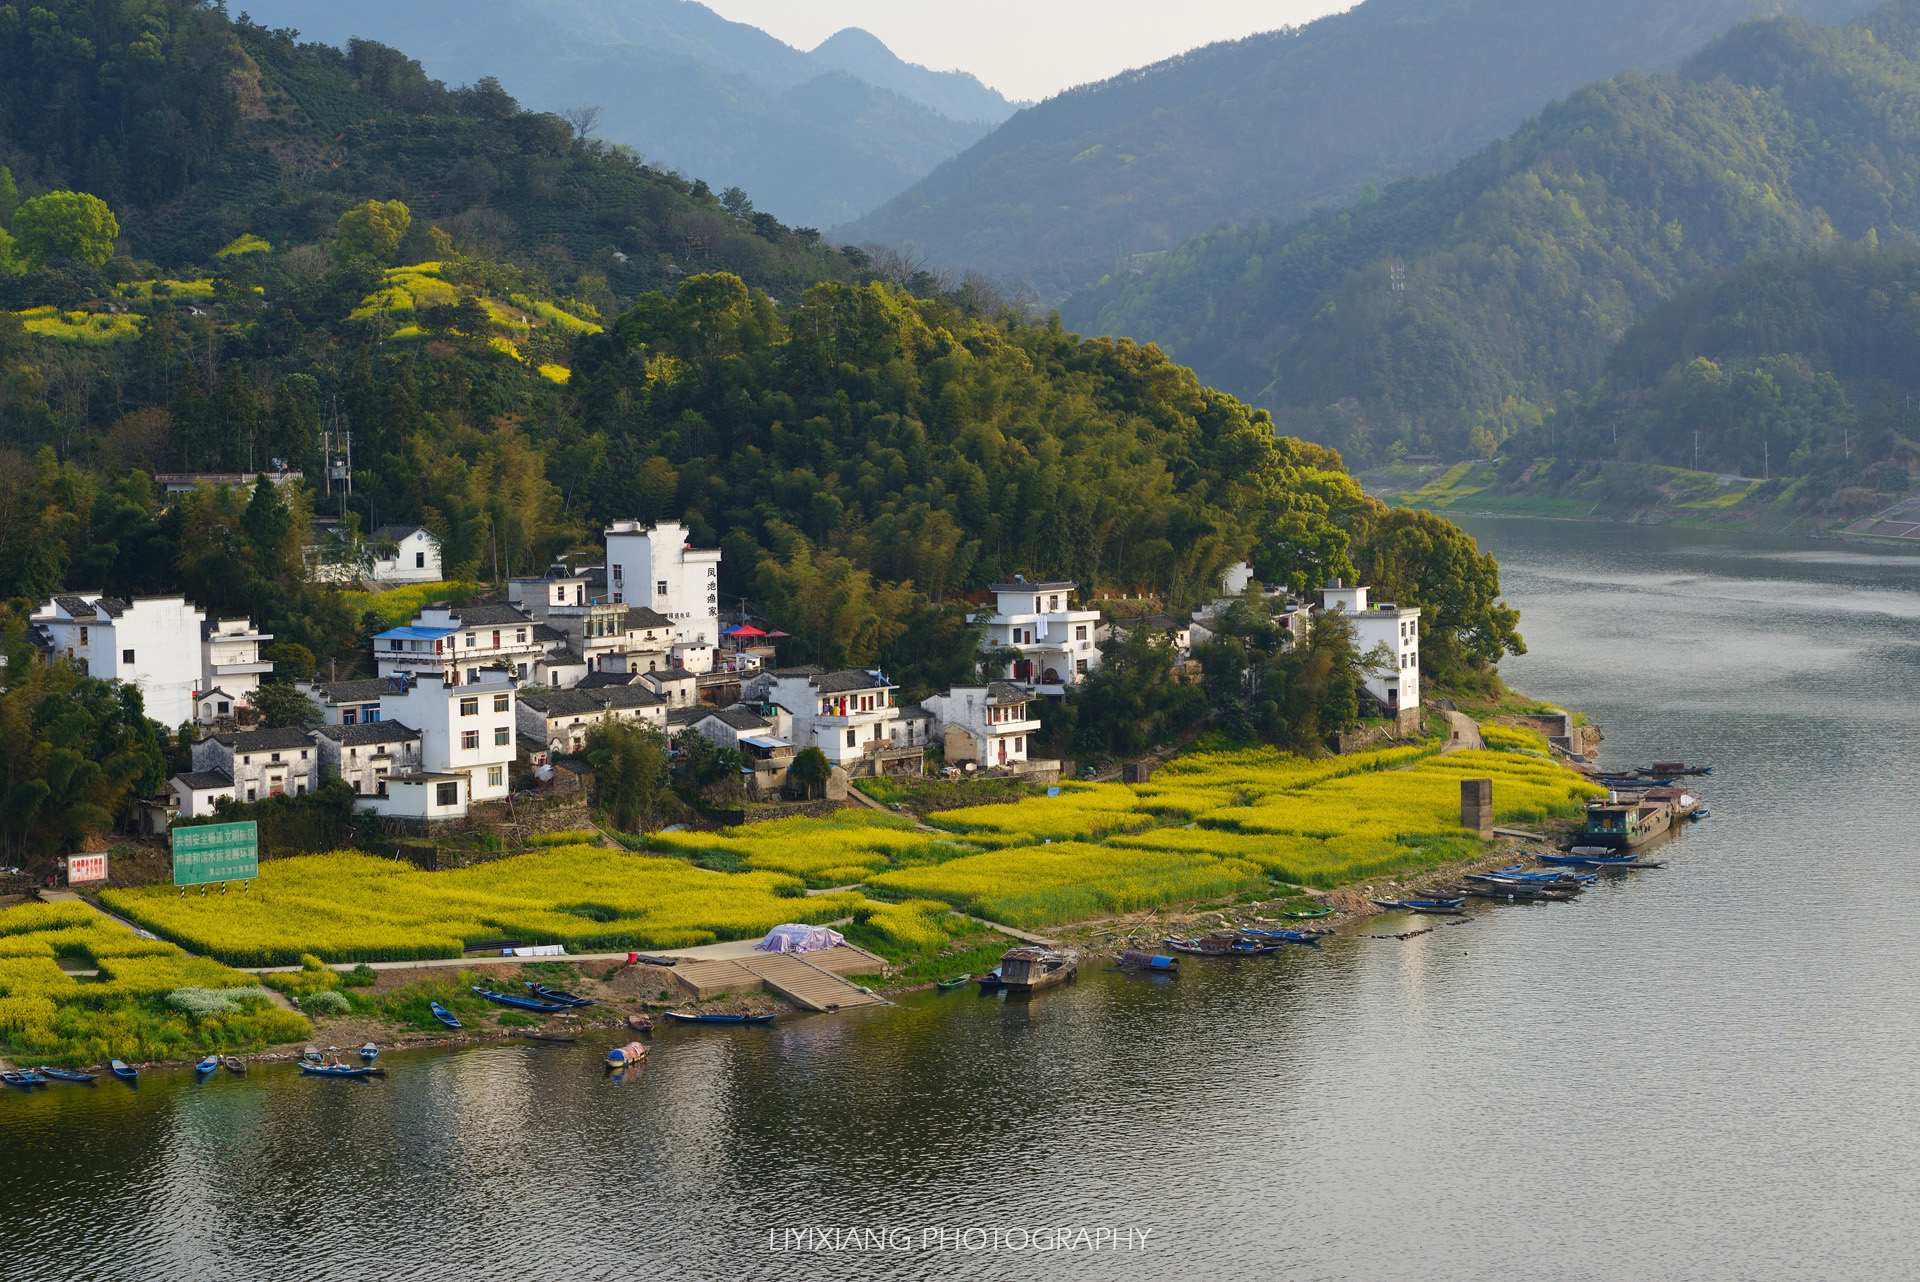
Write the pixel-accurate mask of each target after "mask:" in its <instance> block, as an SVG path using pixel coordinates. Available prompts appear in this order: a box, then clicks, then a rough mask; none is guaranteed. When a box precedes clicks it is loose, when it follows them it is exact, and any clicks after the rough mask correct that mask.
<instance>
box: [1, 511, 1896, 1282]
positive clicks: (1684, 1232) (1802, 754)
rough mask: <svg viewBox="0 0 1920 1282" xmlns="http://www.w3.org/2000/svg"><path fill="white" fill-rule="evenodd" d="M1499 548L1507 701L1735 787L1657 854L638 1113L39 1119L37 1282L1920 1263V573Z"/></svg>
mask: <svg viewBox="0 0 1920 1282" xmlns="http://www.w3.org/2000/svg"><path fill="white" fill-rule="evenodd" d="M1473 529H1474V532H1475V534H1476V535H1478V536H1479V537H1480V538H1481V539H1482V540H1483V541H1484V543H1485V545H1486V546H1487V547H1488V548H1490V549H1491V550H1492V551H1493V552H1494V553H1495V554H1496V555H1497V556H1499V558H1500V559H1501V561H1502V562H1503V564H1504V565H1505V567H1506V578H1505V581H1506V587H1507V592H1508V595H1509V598H1510V599H1511V600H1512V601H1514V602H1515V603H1516V604H1518V605H1519V606H1520V607H1521V608H1522V610H1523V611H1524V620H1523V625H1524V631H1525V634H1526V636H1527V639H1528V642H1529V644H1530V645H1531V646H1532V647H1533V651H1532V653H1531V654H1529V655H1528V656H1527V657H1525V658H1524V659H1521V660H1516V661H1514V662H1512V663H1511V664H1510V665H1509V667H1508V672H1509V676H1510V679H1511V680H1512V681H1513V682H1514V683H1515V684H1516V685H1518V686H1520V687H1521V688H1524V689H1527V690H1529V691H1532V692H1534V693H1536V694H1538V695H1540V696H1542V697H1546V698H1551V699H1555V700H1559V701H1562V702H1564V703H1566V704H1567V705H1568V706H1571V707H1577V708H1581V709H1584V710H1586V711H1587V712H1588V713H1589V714H1590V715H1591V716H1592V717H1593V718H1594V719H1595V720H1597V721H1598V722H1599V723H1600V724H1601V725H1602V726H1603V727H1604V728H1605V731H1606V735H1607V739H1606V759H1607V760H1608V761H1609V762H1611V763H1632V762H1636V761H1641V762H1644V761H1646V760H1648V759H1650V758H1653V757H1655V756H1656V755H1658V756H1666V755H1672V756H1684V757H1686V758H1688V759H1694V758H1706V759H1709V760H1712V761H1713V762H1715V763H1717V764H1718V766H1719V773H1718V774H1717V775H1716V776H1715V778H1714V779H1713V780H1712V781H1711V782H1710V783H1709V784H1708V785H1707V786H1706V788H1705V789H1704V792H1705V794H1706V796H1707V798H1708V800H1709V802H1710V803H1711V804H1712V806H1713V808H1714V811H1715V816H1714V817H1713V818H1712V819H1709V820H1707V821H1705V822H1704V823H1702V824H1699V825H1697V826H1696V827H1694V828H1693V829H1692V830H1690V831H1689V832H1688V833H1686V834H1685V835H1684V836H1683V837H1682V838H1681V839H1679V840H1678V841H1676V842H1674V843H1673V844H1671V845H1669V846H1668V847H1667V848H1666V850H1665V851H1664V852H1663V854H1664V857H1666V858H1668V859H1669V860H1670V861H1671V865H1670V866H1669V867H1668V868H1667V869H1666V870H1664V871H1660V872H1652V873H1644V874H1638V875H1636V876H1633V877H1631V878H1624V877H1623V878H1618V879H1615V880H1611V881H1609V882H1608V883H1607V884H1605V885H1603V886H1601V887H1600V888H1598V889H1597V890H1595V891H1593V892H1592V893H1590V894H1589V895H1587V896H1586V898H1585V900H1584V901H1583V902H1581V903H1579V904H1574V905H1537V906H1519V907H1499V908H1494V909H1490V910H1487V911H1484V912H1482V913H1481V914H1479V915H1478V916H1477V917H1476V918H1475V919H1474V921H1473V923H1472V924H1471V925H1467V926H1461V927H1456V928H1451V929H1443V930H1438V931H1436V932H1435V933H1433V934H1430V935H1425V936H1422V937H1420V938H1417V939H1413V940H1408V941H1405V942H1399V941H1392V940H1371V939H1342V940H1339V941H1335V942H1332V943H1329V944H1328V946H1327V947H1326V949H1325V950H1324V952H1323V953H1322V954H1320V955H1312V954H1305V953H1300V952H1297V951H1296V952H1290V953H1289V954H1287V955H1285V956H1283V957H1281V958H1279V959H1277V960H1275V961H1271V962H1262V963H1240V964H1230V965H1226V966H1216V967H1212V968H1209V967H1207V966H1204V965H1196V966H1193V967H1191V968H1190V969H1189V971H1188V973H1187V974H1185V975H1184V976H1182V977H1181V978H1180V979H1179V980H1178V981H1175V982H1156V981H1152V980H1143V979H1136V978H1127V977H1123V976H1119V975H1115V974H1110V973H1103V972H1100V971H1098V970H1097V969H1096V970H1095V971H1094V972H1093V973H1091V974H1089V975H1087V976H1086V977H1085V978H1083V980H1082V981H1081V982H1080V983H1079V984H1078V985H1077V986H1075V987H1073V988H1072V989H1070V990H1066V991H1062V992H1058V993H1054V994H1049V995H1045V996H1043V997H1042V998H1040V999H1038V1000H1035V1001H1033V1002H1031V1003H1013V1004H1010V1003H1007V1002H1004V1001H1001V1000H997V999H989V1000H983V999H981V998H979V997H977V996H975V995H973V994H972V993H971V992H966V993H961V994H955V995H951V996H937V997H934V996H928V997H915V998H912V999H909V1000H907V1001H904V1002H903V1003H901V1004H900V1005H899V1006H898V1007H895V1008H892V1009H888V1010H884V1011H879V1012H876V1013H871V1014H866V1015H861V1016H839V1017H833V1016H816V1017H792V1018H785V1019H783V1020H781V1021H780V1022H779V1023H777V1024H775V1025H774V1026H772V1028H770V1029H765V1030H738V1031H723V1032H696V1033H686V1032H682V1031H679V1030H674V1031H670V1032H666V1033H663V1034H662V1035H661V1036H660V1039H659V1040H660V1043H661V1044H660V1045H659V1047H658V1048H657V1049H656V1052H655V1054H654V1055H653V1057H652V1060H651V1061H650V1062H649V1063H648V1064H647V1065H646V1066H645V1067H644V1069H643V1070H642V1071H641V1072H639V1073H638V1074H637V1075H636V1076H635V1079H634V1080H632V1081H628V1082H626V1083H625V1084H624V1085H621V1086H618V1087H615V1086H611V1085H609V1084H607V1083H606V1082H605V1081H603V1080H602V1078H601V1075H600V1072H599V1070H598V1067H597V1065H598V1060H599V1058H600V1055H599V1049H598V1048H597V1047H596V1048H587V1047H582V1048H580V1049H567V1048H554V1047H540V1048H532V1047H526V1046H513V1047H499V1048H489V1049H477V1050H469V1051H463V1052H458V1053H419V1054H413V1055H396V1056H392V1057H390V1067H391V1068H392V1070H393V1074H394V1075H393V1076H392V1077H391V1078H390V1079H388V1080H387V1081H385V1082H379V1083H369V1084H360V1083H332V1082H319V1081H310V1080H306V1079H302V1078H300V1077H298V1076H296V1075H294V1074H293V1073H292V1071H291V1070H290V1069H285V1068H272V1069H266V1070H259V1069H256V1070H255V1072H254V1074H253V1075H252V1076H251V1077H250V1078H248V1079H245V1080H242V1079H236V1078H231V1077H226V1076H224V1075H223V1076H221V1077H218V1078H216V1079H214V1080H211V1081H209V1082H207V1083H205V1084H202V1085H195V1084H193V1083H192V1082H191V1081H188V1080H186V1079H185V1077H184V1076H176V1077H173V1078H171V1079H169V1078H166V1077H161V1076H155V1077H153V1078H150V1079H149V1080H148V1081H146V1082H144V1083H143V1084H142V1085H141V1086H140V1088H139V1089H138V1090H137V1091H133V1090H128V1089H126V1088H125V1087H122V1086H120V1085H118V1084H115V1083H113V1082H111V1081H106V1082H102V1083H101V1084H100V1085H99V1086H97V1087H95V1088H91V1089H86V1088H81V1089H76V1088H70V1087H62V1088H57V1089H55V1090H52V1091H47V1092H41V1093H38V1094H36V1095H34V1096H32V1097H27V1096H22V1095H20V1094H19V1093H18V1092H10V1093H9V1094H7V1095H6V1096H5V1097H0V1155H3V1157H0V1175H4V1178H5V1189H6V1205H5V1209H4V1210H3V1211H0V1278H7V1279H14V1278H18V1279H29V1278H30V1279H34V1280H35V1282H47V1280H49V1279H69V1278H70V1279H84V1280H86V1282H101V1280H103V1279H121V1278H126V1279H136V1278H137V1279H141V1280H142V1282H151V1280H153V1279H176V1278H177V1279H204V1278H213V1277H229V1278H242V1279H256V1278H295V1277H319V1276H326V1277H331V1278H354V1277H395V1278H410V1279H440V1278H457V1279H462V1280H463V1282H466V1280H471V1279H516V1280H518V1279H574V1278H608V1279H614V1278H619V1279H626V1278H633V1277H641V1276H654V1277H662V1278H673V1279H680V1278H726V1279H739V1278H756V1277H772V1276H776V1275H777V1276H781V1277H789V1278H815V1277H818V1278H833V1279H862V1278H967V1279H974V1278H979V1279H1024V1278H1043V1279H1052V1278H1066V1279H1080V1278H1087V1279H1099V1278H1119V1279H1135V1278H1139V1279H1162V1278H1175V1277H1179V1278H1188V1277H1204V1278H1209V1279H1240V1278H1342V1279H1345V1278H1354V1279H1391V1278H1420V1279H1429V1278H1527V1279H1555V1278H1596V1279H1600V1278H1604V1279H1615V1278H1651V1277H1660V1278H1668V1277H1672V1278H1774V1277H1783V1276H1785V1275H1787V1274H1789V1273H1811V1274H1812V1275H1813V1276H1816V1277H1821V1278H1854V1277H1859V1278H1866V1277H1874V1278H1879V1277H1888V1276H1903V1275H1906V1274H1907V1273H1909V1272H1910V1271H1911V1270H1912V1268H1913V1267H1914V1260H1915V1258H1916V1244H1915V1229H1914V1221H1913V1214H1912V1211H1913V1193H1912V1190H1913V1188H1914V1187H1915V1186H1916V1182H1920V1144H1916V1138H1917V1137H1916V1134H1915V1122H1914V1119H1915V1117H1916V1116H1917V1115H1920V1114H1917V1113H1916V1108H1915V1105H1916V1103H1917V1102H1920V1100H1916V1096H1917V1095H1920V1071H1916V1069H1917V1068H1920V1066H1917V1065H1916V1047H1917V1046H1920V1038H1916V1033H1917V1032H1920V1029H1917V1028H1916V1017H1915V996H1914V995H1915V994H1916V993H1917V992H1920V926H1916V924H1915V914H1914V911H1913V908H1914V904H1913V900H1914V896H1913V893H1912V891H1911V890H1910V889H1909V887H1908V885H1907V878H1908V873H1909V870H1910V865H1909V864H1908V860H1909V859H1911V858H1912V857H1913V855H1914V853H1915V845H1916V842H1915V837H1914V832H1913V826H1912V823H1911V819H1910V815H1911V811H1910V809H1909V807H1910V805H1911V803H1912V799H1913V798H1914V797H1915V796H1916V795H1920V790H1917V787H1916V786H1917V785H1920V778H1916V775H1917V774H1920V754H1917V753H1916V751H1915V737H1914V733H1913V726H1914V723H1915V720H1916V718H1917V717H1920V695H1916V677H1917V676H1920V644H1917V642H1920V629H1917V628H1916V621H1917V620H1920V590H1916V587H1917V584H1920V574H1917V573H1916V572H1917V571H1920V560H1916V559H1915V558H1912V557H1907V556H1901V555H1897V554H1893V553H1888V552H1880V551H1872V550H1865V549H1859V548H1852V547H1846V546H1841V545H1837V544H1820V543H1810V542H1798V541H1795V542H1776V541H1763V540H1758V539H1753V538H1747V537H1741V536H1724V535H1714V534H1705V533H1698V532H1687V531H1676V530H1654V529H1633V528H1623V527H1612V526H1604V525H1575V524H1562V523H1550V522H1521V521H1498V522H1496V521H1484V522H1476V523H1474V525H1473ZM1386 920H1388V921H1391V920H1393V919H1386ZM1082 1229H1084V1230H1086V1237H1085V1238H1082V1237H1081V1236H1080V1230H1082ZM809 1230H811V1231H812V1233H813V1236H812V1238H811V1245H812V1246H813V1247H814V1248H815V1249H813V1250H805V1249H799V1250H792V1251H789V1250H786V1249H784V1248H786V1247H788V1246H790V1245H791V1246H795V1247H805V1246H806V1245H808V1243H809V1239H808V1237H807V1233H808V1231H809ZM848 1230H865V1231H868V1232H867V1233H866V1234H864V1235H862V1236H860V1237H859V1240H858V1246H859V1248H860V1249H857V1250H855V1249H842V1250H839V1251H823V1250H820V1249H818V1248H819V1247H820V1246H821V1245H822V1239H821V1236H820V1235H821V1234H823V1233H838V1234H840V1235H841V1236H840V1237H839V1241H838V1243H837V1244H838V1245H840V1246H842V1247H851V1246H853V1245H855V1243H853V1242H850V1241H849V1240H848V1239H847V1238H846V1237H845V1236H844V1235H845V1233H846V1232H847V1231H848ZM969 1230H974V1232H972V1233H968V1231H969ZM789 1231H792V1232H791V1235H789ZM770 1234H771V1236H770ZM943 1234H944V1236H943ZM1143 1235H1144V1237H1143ZM883 1243H884V1246H885V1249H881V1248H882V1245H883ZM1063 1243H1064V1245H1065V1246H1067V1247H1071V1248H1077V1249H1061V1248H1062V1244H1063ZM1143 1243H1144V1244H1143ZM827 1244H828V1245H833V1244H835V1243H834V1241H833V1239H831V1238H829V1239H828V1240H827ZM1048 1246H1051V1247H1052V1248H1053V1249H1050V1250H1049V1249H1042V1248H1043V1247H1048ZM1094 1246H1098V1247H1099V1248H1100V1249H1098V1250H1092V1249H1090V1248H1092V1247H1094Z"/></svg>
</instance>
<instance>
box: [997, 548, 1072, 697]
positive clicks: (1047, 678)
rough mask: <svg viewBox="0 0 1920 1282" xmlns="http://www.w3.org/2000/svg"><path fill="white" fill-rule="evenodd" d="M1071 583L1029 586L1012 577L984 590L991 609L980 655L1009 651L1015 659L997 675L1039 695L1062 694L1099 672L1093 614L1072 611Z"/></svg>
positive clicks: (1030, 584)
mask: <svg viewBox="0 0 1920 1282" xmlns="http://www.w3.org/2000/svg"><path fill="white" fill-rule="evenodd" d="M1077 586H1079V585H1078V584H1074V583H1029V582H1027V580H1026V579H1025V577H1023V576H1021V575H1015V576H1014V579H1013V582H1011V583H996V584H994V585H993V587H992V588H991V589H989V590H990V591H991V592H992V593H993V595H994V600H995V603H996V606H995V610H994V615H993V618H992V619H990V620H988V622H987V634H986V636H985V637H984V638H982V640H981V646H982V647H983V648H985V649H991V650H999V649H1012V650H1015V651H1018V657H1017V658H1015V659H1014V660H1012V661H1011V662H1010V663H1008V664H1007V665H1006V670H1005V671H1003V672H1000V673H998V674H993V675H998V676H1000V677H1004V678H1006V679H1007V680H1010V681H1022V682H1026V683H1028V684H1030V685H1035V686H1038V687H1039V688H1040V690H1041V692H1042V693H1043V694H1062V693H1064V692H1065V691H1066V688H1067V687H1068V686H1072V685H1078V684H1080V683H1081V682H1083V681H1085V680H1086V679H1087V673H1089V672H1091V671H1092V670H1093V669H1095V668H1097V667H1099V666H1100V647H1099V646H1098V644H1096V641H1095V638H1094V631H1095V629H1096V628H1098V627H1099V626H1100V612H1099V611H1098V610H1076V609H1074V608H1073V591H1074V589H1075V588H1076V587H1077Z"/></svg>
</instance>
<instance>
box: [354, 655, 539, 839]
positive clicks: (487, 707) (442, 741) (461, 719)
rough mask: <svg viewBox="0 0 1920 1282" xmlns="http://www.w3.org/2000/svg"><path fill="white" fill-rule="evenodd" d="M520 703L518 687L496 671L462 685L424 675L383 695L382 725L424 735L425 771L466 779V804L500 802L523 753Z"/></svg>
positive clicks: (397, 684)
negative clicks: (518, 739)
mask: <svg viewBox="0 0 1920 1282" xmlns="http://www.w3.org/2000/svg"><path fill="white" fill-rule="evenodd" d="M515 703H516V692H515V690H514V686H513V682H511V681H509V680H508V679H507V678H506V677H505V676H504V675H502V674H499V673H497V672H494V671H491V670H487V669H482V670H481V671H480V674H479V678H478V679H477V680H465V681H462V682H460V684H458V685H455V684H452V683H451V682H448V681H446V680H444V679H436V678H435V677H433V676H419V677H414V678H411V679H409V680H407V681H405V682H401V681H395V682H393V684H392V687H391V688H390V689H389V690H388V691H387V693H385V694H383V695H382V696H380V720H381V721H383V722H387V721H398V722H399V723H400V724H402V725H404V726H411V727H413V728H415V729H417V730H418V731H419V732H420V763H421V764H420V768H421V770H422V771H423V772H425V773H427V774H436V775H463V776H465V777H466V778H467V779H468V781H469V782H468V785H467V787H466V788H465V789H463V790H462V794H463V797H464V799H465V800H467V801H497V800H499V799H500V798H502V797H504V796H506V795H507V792H508V787H509V785H508V782H507V767H508V766H509V765H510V764H512V762H513V758H514V753H515V752H516V751H517V746H516V745H515V743H514V720H515V717H516V715H517V713H516V711H515ZM383 813H384V812H383Z"/></svg>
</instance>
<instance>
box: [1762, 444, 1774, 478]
mask: <svg viewBox="0 0 1920 1282" xmlns="http://www.w3.org/2000/svg"><path fill="white" fill-rule="evenodd" d="M1760 479H1761V480H1763V481H1771V480H1772V479H1773V442H1772V441H1762V442H1760Z"/></svg>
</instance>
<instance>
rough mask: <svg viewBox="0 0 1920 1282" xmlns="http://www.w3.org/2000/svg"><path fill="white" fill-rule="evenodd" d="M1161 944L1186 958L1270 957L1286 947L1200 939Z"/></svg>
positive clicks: (1282, 945) (1164, 941)
mask: <svg viewBox="0 0 1920 1282" xmlns="http://www.w3.org/2000/svg"><path fill="white" fill-rule="evenodd" d="M1160 942H1161V943H1163V944H1165V945H1166V946H1167V947H1168V948H1169V949H1171V950H1172V951H1174V952H1176V953H1179V954H1181V955H1182V956H1184V957H1268V956H1271V955H1272V954H1274V953H1277V952H1279V951H1280V950H1281V949H1282V948H1285V947H1286V945H1285V944H1253V943H1244V944H1227V943H1218V942H1206V941H1203V940H1198V939H1163V940H1161V941H1160Z"/></svg>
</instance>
